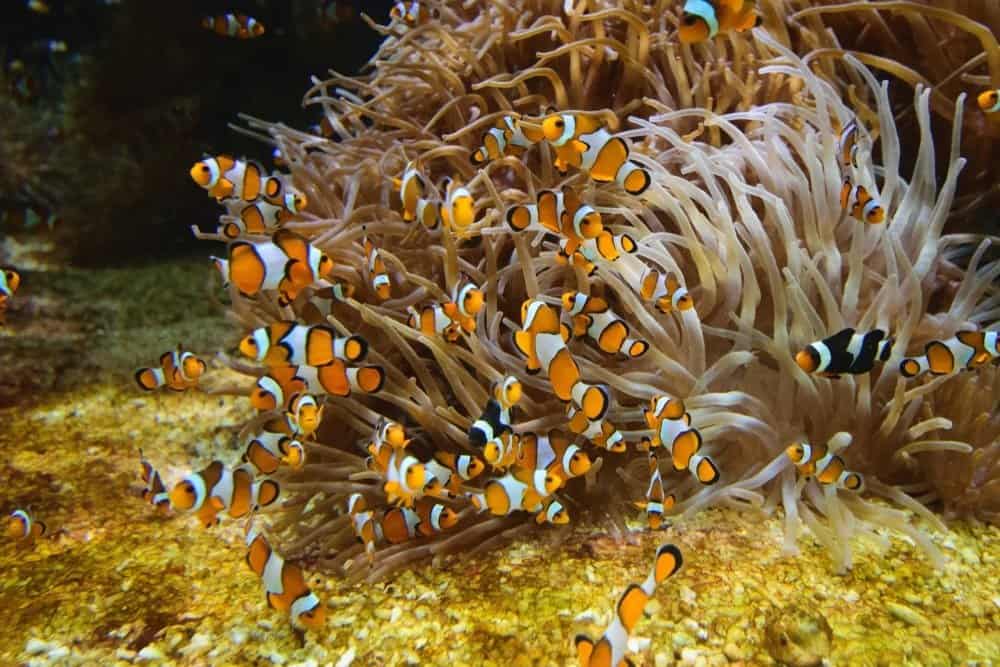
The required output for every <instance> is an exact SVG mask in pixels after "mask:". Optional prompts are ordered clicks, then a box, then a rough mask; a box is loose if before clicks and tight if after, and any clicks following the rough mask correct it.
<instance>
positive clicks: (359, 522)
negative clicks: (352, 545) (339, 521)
mask: <svg viewBox="0 0 1000 667" xmlns="http://www.w3.org/2000/svg"><path fill="white" fill-rule="evenodd" d="M347 513H348V515H350V517H351V527H352V528H353V529H354V535H355V536H356V537H357V538H358V541H359V542H361V543H362V544H363V545H365V554H366V555H367V556H368V562H369V564H371V563H373V562H374V560H375V543H376V542H377V541H381V540H382V526H380V525H379V523H378V521H377V520H376V516H375V512H373V511H371V510H369V509H368V501H367V500H365V497H364V496H363V495H361V494H360V493H352V494H351V495H350V497H349V498H348V499H347Z"/></svg>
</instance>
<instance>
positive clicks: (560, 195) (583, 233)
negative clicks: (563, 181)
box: [506, 187, 604, 257]
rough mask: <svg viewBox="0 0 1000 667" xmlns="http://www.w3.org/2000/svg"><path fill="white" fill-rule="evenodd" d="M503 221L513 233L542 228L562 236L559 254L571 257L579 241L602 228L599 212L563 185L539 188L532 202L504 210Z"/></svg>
mask: <svg viewBox="0 0 1000 667" xmlns="http://www.w3.org/2000/svg"><path fill="white" fill-rule="evenodd" d="M506 218H507V224H508V225H509V226H510V228H511V229H513V230H514V231H516V232H521V231H524V230H526V229H529V228H532V227H535V228H537V227H542V228H544V229H545V230H547V231H550V232H553V233H555V234H561V235H562V236H563V237H564V240H565V244H561V245H560V253H561V254H562V255H564V256H565V257H570V256H572V255H573V254H574V253H575V252H576V251H577V249H578V248H579V247H580V245H581V244H583V243H585V242H586V241H587V240H589V239H595V238H597V237H598V236H600V234H601V233H602V232H603V231H604V224H603V222H602V221H601V214H600V213H598V212H597V210H596V209H595V208H594V207H593V206H590V205H589V204H584V203H582V202H581V201H580V198H579V196H577V194H576V191H575V190H573V189H572V188H570V187H564V188H563V189H562V190H560V191H556V190H542V191H540V192H539V193H538V196H537V197H536V199H535V203H533V204H517V205H515V206H512V207H510V208H509V209H507V215H506Z"/></svg>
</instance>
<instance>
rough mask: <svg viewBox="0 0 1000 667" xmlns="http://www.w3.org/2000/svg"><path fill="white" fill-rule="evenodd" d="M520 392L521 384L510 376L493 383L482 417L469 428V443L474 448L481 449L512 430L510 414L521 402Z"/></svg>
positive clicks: (521, 390)
mask: <svg viewBox="0 0 1000 667" xmlns="http://www.w3.org/2000/svg"><path fill="white" fill-rule="evenodd" d="M522 392H523V389H522V387H521V383H520V382H519V381H518V379H517V378H516V377H514V376H512V375H508V376H507V377H504V378H502V379H501V380H499V381H497V382H494V383H493V386H492V387H491V389H490V393H491V394H493V396H492V397H491V398H490V399H489V400H487V401H486V407H485V408H484V409H483V413H482V415H480V417H479V419H477V420H476V421H475V422H473V424H472V426H471V427H470V428H469V442H470V443H472V445H473V446H474V447H477V448H482V447H484V446H485V445H486V443H487V442H489V441H490V440H492V439H494V438H497V437H499V436H500V435H502V434H504V433H510V432H512V431H513V430H514V429H513V427H512V421H513V419H512V415H511V412H512V410H513V409H514V406H515V405H517V403H518V402H519V401H520V400H521V395H522Z"/></svg>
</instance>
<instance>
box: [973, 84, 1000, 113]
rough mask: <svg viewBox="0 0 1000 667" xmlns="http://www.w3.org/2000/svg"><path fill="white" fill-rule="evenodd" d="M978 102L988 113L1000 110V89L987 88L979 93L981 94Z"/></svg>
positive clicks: (977, 99)
mask: <svg viewBox="0 0 1000 667" xmlns="http://www.w3.org/2000/svg"><path fill="white" fill-rule="evenodd" d="M976 102H978V103H979V108H980V109H982V110H983V111H985V112H986V113H998V112H1000V89H995V90H987V91H984V92H982V93H979V96H978V97H977V98H976Z"/></svg>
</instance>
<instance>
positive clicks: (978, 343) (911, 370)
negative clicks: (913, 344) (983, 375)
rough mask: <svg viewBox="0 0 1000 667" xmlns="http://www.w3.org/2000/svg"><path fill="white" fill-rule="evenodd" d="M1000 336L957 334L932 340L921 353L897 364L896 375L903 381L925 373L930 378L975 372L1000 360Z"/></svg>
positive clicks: (984, 333) (973, 333) (965, 332)
mask: <svg viewBox="0 0 1000 667" xmlns="http://www.w3.org/2000/svg"><path fill="white" fill-rule="evenodd" d="M998 337H1000V333H998V332H996V331H982V330H979V331H959V332H958V333H957V334H955V335H954V336H953V337H951V338H949V339H948V340H932V341H931V342H929V343H927V345H926V346H924V354H923V356H919V357H907V358H905V359H903V360H902V361H900V362H899V372H900V374H901V375H902V376H903V377H905V378H912V377H917V376H918V375H922V374H924V373H926V372H928V371H929V372H930V373H931V375H951V374H952V373H957V372H959V371H964V370H974V369H976V368H979V367H980V366H983V365H984V364H987V363H989V362H990V361H991V360H996V359H1000V340H998Z"/></svg>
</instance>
